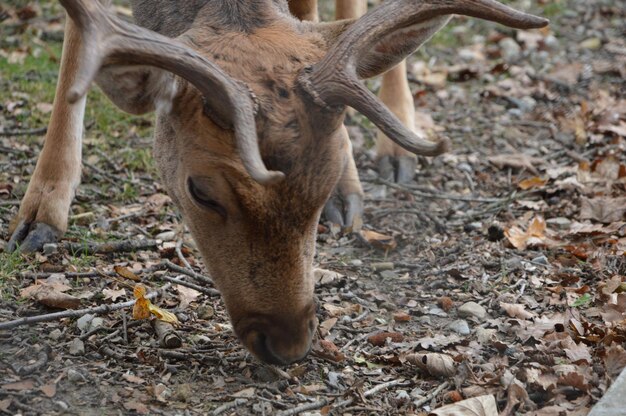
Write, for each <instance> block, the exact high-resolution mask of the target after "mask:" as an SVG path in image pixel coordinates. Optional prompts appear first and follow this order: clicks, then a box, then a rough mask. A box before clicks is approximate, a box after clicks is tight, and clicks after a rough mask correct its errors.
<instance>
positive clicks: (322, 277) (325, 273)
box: [313, 268, 345, 285]
mask: <svg viewBox="0 0 626 416" xmlns="http://www.w3.org/2000/svg"><path fill="white" fill-rule="evenodd" d="M344 277H345V276H344V275H342V274H341V273H337V272H334V271H332V270H325V269H320V268H315V269H313V278H314V279H315V283H317V284H321V285H325V284H328V283H331V282H334V281H335V280H340V279H343V278H344Z"/></svg>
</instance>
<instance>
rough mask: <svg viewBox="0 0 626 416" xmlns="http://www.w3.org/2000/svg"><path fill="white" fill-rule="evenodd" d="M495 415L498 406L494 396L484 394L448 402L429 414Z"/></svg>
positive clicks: (440, 415) (445, 415)
mask: <svg viewBox="0 0 626 416" xmlns="http://www.w3.org/2000/svg"><path fill="white" fill-rule="evenodd" d="M431 415H432V416H497V415H498V407H497V406H496V399H495V397H494V396H493V395H492V394H490V395H486V396H478V397H472V398H471V399H466V400H463V401H460V402H457V403H453V404H449V405H446V406H443V407H440V408H439V409H436V410H433V411H432V412H431V413H429V416H431Z"/></svg>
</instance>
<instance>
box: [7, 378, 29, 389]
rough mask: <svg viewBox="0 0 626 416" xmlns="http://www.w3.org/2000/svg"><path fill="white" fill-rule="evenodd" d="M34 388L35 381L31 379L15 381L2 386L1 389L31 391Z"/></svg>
mask: <svg viewBox="0 0 626 416" xmlns="http://www.w3.org/2000/svg"><path fill="white" fill-rule="evenodd" d="M34 387H35V381H34V380H31V379H26V380H21V381H16V382H14V383H8V384H3V385H2V388H3V389H5V390H12V391H24V390H32V389H33V388H34Z"/></svg>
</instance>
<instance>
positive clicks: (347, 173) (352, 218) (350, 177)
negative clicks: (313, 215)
mask: <svg viewBox="0 0 626 416" xmlns="http://www.w3.org/2000/svg"><path fill="white" fill-rule="evenodd" d="M341 130H342V131H341V134H342V135H343V136H344V139H345V145H344V147H343V151H344V152H345V157H346V164H345V167H344V170H343V173H342V175H341V178H340V179H339V182H338V183H337V187H336V188H335V192H334V193H333V195H332V196H331V197H330V199H329V200H328V202H326V205H325V206H324V216H325V217H326V219H327V220H328V221H330V222H332V223H333V224H339V225H340V226H341V227H342V228H343V227H345V228H354V227H358V226H359V224H361V223H362V217H363V188H362V187H361V181H360V180H359V172H358V171H357V168H356V163H355V162H354V156H353V155H352V142H351V141H350V138H349V137H348V131H347V130H346V128H345V127H344V126H341Z"/></svg>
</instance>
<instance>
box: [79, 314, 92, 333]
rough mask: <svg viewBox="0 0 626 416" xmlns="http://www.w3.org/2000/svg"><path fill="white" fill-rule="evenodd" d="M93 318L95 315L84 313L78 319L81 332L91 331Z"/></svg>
mask: <svg viewBox="0 0 626 416" xmlns="http://www.w3.org/2000/svg"><path fill="white" fill-rule="evenodd" d="M93 318H95V315H92V314H90V313H88V314H86V315H83V316H81V317H80V318H78V320H77V321H76V326H77V327H78V329H80V331H81V332H87V331H89V328H91V321H92V320H93Z"/></svg>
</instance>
